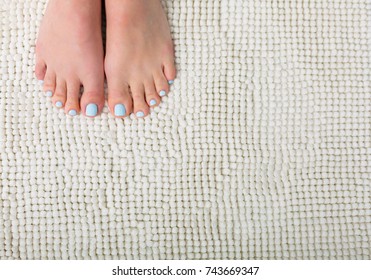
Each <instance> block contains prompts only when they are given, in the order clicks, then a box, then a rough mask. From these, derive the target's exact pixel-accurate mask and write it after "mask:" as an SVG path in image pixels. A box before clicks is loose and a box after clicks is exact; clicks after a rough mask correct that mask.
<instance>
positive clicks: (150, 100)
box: [144, 81, 161, 107]
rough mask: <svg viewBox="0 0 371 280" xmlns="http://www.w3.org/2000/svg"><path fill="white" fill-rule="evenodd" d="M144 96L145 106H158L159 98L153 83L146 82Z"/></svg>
mask: <svg viewBox="0 0 371 280" xmlns="http://www.w3.org/2000/svg"><path fill="white" fill-rule="evenodd" d="M144 89H145V96H146V101H147V104H148V105H149V106H150V107H154V106H158V105H159V104H160V101H161V98H160V96H159V95H158V94H157V92H156V87H155V85H154V83H153V81H148V82H146V83H145V85H144Z"/></svg>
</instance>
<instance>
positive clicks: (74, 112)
mask: <svg viewBox="0 0 371 280" xmlns="http://www.w3.org/2000/svg"><path fill="white" fill-rule="evenodd" d="M68 114H69V115H70V116H72V117H73V116H76V115H77V111H76V110H69V111H68Z"/></svg>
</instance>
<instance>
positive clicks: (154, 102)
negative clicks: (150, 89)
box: [149, 99, 157, 106]
mask: <svg viewBox="0 0 371 280" xmlns="http://www.w3.org/2000/svg"><path fill="white" fill-rule="evenodd" d="M156 104H157V101H156V100H155V99H152V100H151V101H150V102H149V105H150V106H154V105H156Z"/></svg>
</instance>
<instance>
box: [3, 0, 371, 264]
mask: <svg viewBox="0 0 371 280" xmlns="http://www.w3.org/2000/svg"><path fill="white" fill-rule="evenodd" d="M0 1H1V3H2V8H1V20H0V24H1V28H0V31H1V50H0V51H1V55H0V63H1V64H0V67H1V68H0V70H1V81H0V90H1V96H0V145H1V146H0V148H1V149H0V151H1V167H0V168H1V185H0V257H1V259H118V258H120V259H247V258H250V259H370V257H371V235H370V232H371V205H370V181H369V179H370V165H369V161H370V155H371V153H370V61H371V59H370V44H369V42H370V39H371V36H370V34H369V33H368V25H367V24H368V20H370V15H368V14H367V13H368V11H370V9H369V8H370V7H367V3H368V1H367V0H347V1H344V0H343V1H341V0H324V1H306V0H297V1H288V0H287V1H285V0H280V1H278V0H256V1H253V0H250V1H248V0H245V1H242V0H238V1H237V0H232V1H227V0H219V1H212V0H209V1H204V0H186V1H184V0H168V1H167V2H166V3H165V4H166V7H167V11H168V15H169V20H170V23H171V27H172V32H173V37H174V40H175V45H176V59H177V68H178V71H179V75H178V77H177V79H176V81H175V84H174V86H173V87H172V91H171V93H170V94H169V96H168V97H166V98H164V99H163V102H162V104H161V106H159V107H158V108H156V109H155V110H154V111H153V112H152V113H151V115H150V116H149V117H147V118H145V119H144V120H136V119H135V118H129V119H125V120H118V119H114V118H113V117H112V116H111V115H110V114H109V113H108V109H107V107H105V109H104V112H103V114H102V115H101V116H100V117H98V118H96V119H94V120H91V119H87V118H85V117H83V116H78V117H75V118H73V119H72V118H67V117H66V116H65V114H64V113H63V112H62V111H60V110H58V109H55V108H53V107H52V105H51V103H50V101H49V100H48V98H47V97H45V96H44V94H43V92H42V91H41V87H40V86H39V85H37V83H36V79H35V78H34V75H33V67H34V42H35V40H36V36H37V31H38V26H39V22H40V20H41V18H42V13H43V11H44V8H45V2H46V1H45V0H43V1H41V0H16V1H14V0H13V1H5V0H0Z"/></svg>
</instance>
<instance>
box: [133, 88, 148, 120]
mask: <svg viewBox="0 0 371 280" xmlns="http://www.w3.org/2000/svg"><path fill="white" fill-rule="evenodd" d="M130 89H131V94H132V96H133V103H134V104H133V107H134V114H135V116H136V117H137V118H143V117H145V116H147V115H148V113H149V107H148V105H147V103H146V100H145V96H144V86H143V85H140V84H135V85H134V86H131V87H130Z"/></svg>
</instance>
